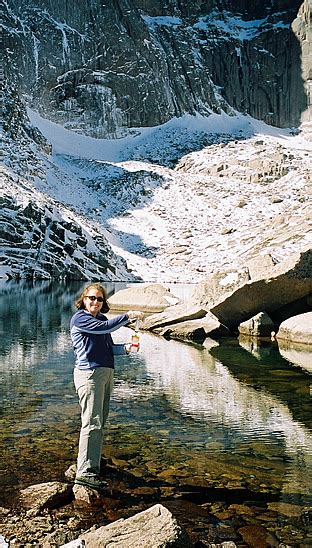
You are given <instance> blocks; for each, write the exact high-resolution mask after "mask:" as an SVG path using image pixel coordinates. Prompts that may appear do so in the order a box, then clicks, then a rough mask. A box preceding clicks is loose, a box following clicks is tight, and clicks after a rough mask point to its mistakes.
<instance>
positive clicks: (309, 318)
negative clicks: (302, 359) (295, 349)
mask: <svg viewBox="0 0 312 548" xmlns="http://www.w3.org/2000/svg"><path fill="white" fill-rule="evenodd" d="M276 338H277V339H278V340H279V339H284V340H286V341H292V342H296V343H301V344H308V345H312V312H306V313H305V314H298V316H293V317H292V318H288V320H285V321H284V322H282V323H281V325H280V327H279V330H278V332H277V335H276Z"/></svg>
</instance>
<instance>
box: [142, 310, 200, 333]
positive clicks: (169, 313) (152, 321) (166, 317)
mask: <svg viewBox="0 0 312 548" xmlns="http://www.w3.org/2000/svg"><path fill="white" fill-rule="evenodd" d="M206 314H207V311H206V310H204V309H203V308H199V307H197V306H192V305H191V304H188V305H185V304H178V305H176V306H170V307H168V308H167V309H166V310H165V311H164V312H160V313H159V314H152V315H151V316H148V317H147V318H146V319H145V320H144V324H143V329H151V330H152V331H153V330H154V329H158V328H163V327H165V326H168V325H172V324H177V323H180V322H185V321H190V320H197V319H199V318H204V316H206Z"/></svg>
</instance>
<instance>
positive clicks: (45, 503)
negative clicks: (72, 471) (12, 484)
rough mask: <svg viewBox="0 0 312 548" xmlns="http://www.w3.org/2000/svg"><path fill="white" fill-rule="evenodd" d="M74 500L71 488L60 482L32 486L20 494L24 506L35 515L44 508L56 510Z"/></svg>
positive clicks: (30, 513)
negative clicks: (55, 508)
mask: <svg viewBox="0 0 312 548" xmlns="http://www.w3.org/2000/svg"><path fill="white" fill-rule="evenodd" d="M71 498H72V489H71V486H70V485H68V484H66V483H61V482H58V481H50V482H47V483H39V484H38V485H30V487H26V489H23V490H22V491H21V492H20V501H21V504H22V506H24V507H25V508H28V509H29V515H35V514H36V513H38V512H39V511H41V510H43V509H44V508H54V507H55V506H58V505H60V504H63V503H64V502H66V501H69V500H70V499H71Z"/></svg>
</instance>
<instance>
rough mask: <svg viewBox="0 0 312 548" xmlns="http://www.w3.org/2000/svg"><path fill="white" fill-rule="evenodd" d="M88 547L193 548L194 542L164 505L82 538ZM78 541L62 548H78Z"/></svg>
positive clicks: (118, 521)
mask: <svg viewBox="0 0 312 548" xmlns="http://www.w3.org/2000/svg"><path fill="white" fill-rule="evenodd" d="M77 540H78V542H79V540H84V541H85V544H86V545H87V546H92V548H100V547H101V546H108V545H114V546H120V547H121V546H144V547H145V548H148V547H150V548H165V547H166V546H168V547H169V546H172V547H175V548H191V547H192V546H193V543H192V541H191V540H190V538H189V537H188V535H187V533H186V532H185V531H184V530H183V529H182V528H181V527H180V526H179V525H178V523H177V521H176V519H175V518H174V517H173V515H172V514H171V512H169V510H167V508H165V507H164V506H162V505H161V504H155V505H154V506H152V507H151V508H148V509H147V510H144V511H143V512H140V513H139V514H135V515H134V516H132V517H130V518H128V519H119V520H117V521H115V522H113V523H110V524H109V525H106V526H103V527H99V528H98V529H96V530H95V531H90V532H89V533H84V534H82V535H80V537H79V539H77ZM76 546H77V541H72V542H69V543H67V544H64V545H63V546H62V548H75V547H76Z"/></svg>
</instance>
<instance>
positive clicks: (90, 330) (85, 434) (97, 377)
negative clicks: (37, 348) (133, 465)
mask: <svg viewBox="0 0 312 548" xmlns="http://www.w3.org/2000/svg"><path fill="white" fill-rule="evenodd" d="M75 305H76V308H78V311H77V312H76V313H75V314H74V315H73V317H72V319H71V323H70V333H71V339H72V343H73V347H74V352H75V355H76V362H75V369H74V384H75V388H76V391H77V394H78V398H79V404H80V407H81V430H80V438H79V450H78V460H77V473H76V479H75V483H76V484H78V485H84V486H87V487H92V488H94V489H103V488H105V486H106V482H104V481H103V480H101V479H100V478H99V473H100V461H101V451H102V444H103V437H104V425H105V421H106V419H107V416H108V411H109V401H110V396H111V392H112V389H113V371H114V354H119V355H120V354H126V353H128V352H129V347H128V345H124V344H114V342H113V339H112V337H111V333H112V332H113V331H116V330H117V329H119V328H120V327H122V326H124V325H126V324H127V323H128V322H129V320H132V319H136V318H139V319H143V313H142V312H139V311H137V310H134V311H129V312H127V313H126V314H121V315H119V316H115V317H114V318H112V319H110V320H108V319H107V318H106V317H105V316H104V314H103V312H108V310H109V307H108V304H107V300H106V294H105V289H104V287H103V286H102V285H100V284H98V283H92V284H90V285H88V286H87V287H86V288H85V289H84V290H83V292H82V293H81V295H80V296H79V298H78V299H77V301H76V302H75Z"/></svg>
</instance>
